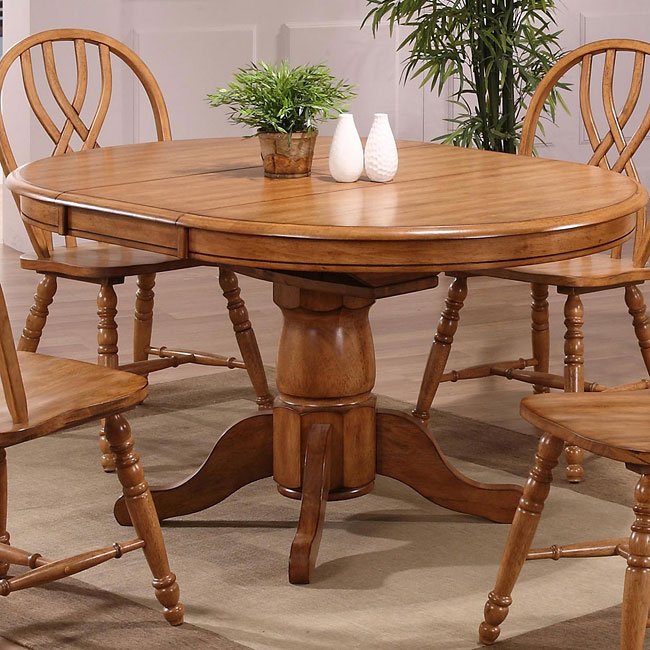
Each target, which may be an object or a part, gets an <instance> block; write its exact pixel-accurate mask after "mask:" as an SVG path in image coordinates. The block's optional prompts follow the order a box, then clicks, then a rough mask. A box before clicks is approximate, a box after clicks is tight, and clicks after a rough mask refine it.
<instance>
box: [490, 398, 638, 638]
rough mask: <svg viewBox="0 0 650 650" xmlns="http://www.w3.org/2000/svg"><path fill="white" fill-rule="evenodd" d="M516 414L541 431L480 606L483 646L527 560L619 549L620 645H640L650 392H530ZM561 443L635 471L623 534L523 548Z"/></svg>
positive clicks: (502, 614) (593, 554)
mask: <svg viewBox="0 0 650 650" xmlns="http://www.w3.org/2000/svg"><path fill="white" fill-rule="evenodd" d="M521 414H522V415H523V417H524V418H525V419H526V420H528V421H529V422H531V423H532V424H534V425H535V426H536V427H538V428H539V429H541V430H542V431H544V432H545V433H544V434H543V435H542V438H541V440H540V442H539V446H538V448H537V454H536V456H535V459H534V463H533V466H532V468H531V470H530V475H529V478H528V481H527V483H526V485H525V487H524V493H523V495H522V496H521V500H520V501H519V507H518V508H517V512H516V514H515V518H514V520H513V522H512V526H511V529H510V533H509V535H508V539H507V541H506V546H505V550H504V553H503V557H502V559H501V565H500V567H499V573H498V577H497V580H496V586H495V587H494V589H493V590H492V591H491V592H490V594H489V596H488V600H487V603H486V605H485V618H484V621H483V623H481V625H480V628H479V637H480V640H481V642H482V643H484V644H486V645H491V644H492V643H494V642H495V641H496V639H497V637H498V636H499V633H500V625H501V623H503V621H504V620H505V618H506V616H507V615H508V611H509V608H510V605H511V604H512V598H511V593H512V590H513V588H514V586H515V583H516V581H517V578H518V577H519V573H520V571H521V569H522V567H523V564H524V562H525V561H526V560H527V559H528V560H536V559H554V560H559V559H560V558H570V557H579V558H585V557H606V556H613V555H620V556H622V557H624V558H626V559H627V571H626V572H625V589H624V592H623V612H622V621H621V646H620V647H621V650H641V649H642V648H643V647H644V644H643V639H644V635H645V630H646V623H647V622H648V608H649V607H650V572H649V571H648V567H649V566H650V435H648V423H650V393H649V392H648V391H631V392H615V391H612V392H601V393H584V394H581V395H576V394H574V395H570V394H568V395H557V394H555V395H531V396H530V397H526V398H525V399H524V400H523V401H522V403H521ZM565 444H567V445H577V446H579V447H580V448H582V449H586V450H588V451H590V452H591V453H594V454H597V455H599V456H604V457H606V458H611V459H613V460H616V461H620V462H622V463H625V466H626V467H627V469H629V470H630V471H632V472H635V473H636V474H639V475H640V478H639V481H638V484H637V487H636V490H635V493H634V515H635V519H634V523H633V524H632V532H631V534H630V537H629V539H627V538H624V539H606V540H601V541H590V542H584V543H577V544H571V545H569V546H551V547H548V548H544V549H536V550H530V547H531V544H532V541H533V537H534V535H535V531H536V529H537V525H538V523H539V521H540V516H541V514H542V509H543V507H544V502H545V501H546V498H547V496H548V494H549V490H550V486H551V481H552V478H553V477H552V470H553V468H554V467H555V466H556V465H557V462H558V458H559V456H560V454H561V453H562V449H563V447H564V445H565ZM630 496H631V495H630ZM548 602H552V601H548Z"/></svg>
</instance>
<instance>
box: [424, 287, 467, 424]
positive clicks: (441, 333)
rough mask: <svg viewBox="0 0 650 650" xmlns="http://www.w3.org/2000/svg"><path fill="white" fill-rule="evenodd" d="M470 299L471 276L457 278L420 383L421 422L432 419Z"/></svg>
mask: <svg viewBox="0 0 650 650" xmlns="http://www.w3.org/2000/svg"><path fill="white" fill-rule="evenodd" d="M465 298H467V277H465V276H464V275H459V276H456V277H455V278H454V280H453V282H452V283H451V285H450V287H449V292H448V293H447V299H446V300H445V309H444V310H443V312H442V314H441V315H440V320H439V321H438V327H437V329H436V333H435V336H434V337H433V344H432V345H431V350H430V351H429V358H428V359H427V365H426V367H425V370H424V375H423V377H422V383H421V384H420V394H419V395H418V401H417V405H416V407H415V409H414V410H413V415H414V416H415V417H416V418H419V419H420V420H423V421H425V420H428V419H429V409H430V408H431V404H432V402H433V398H434V397H435V396H436V392H437V390H438V386H440V378H441V377H442V374H443V372H444V371H445V366H446V365H447V359H448V358H449V353H450V351H451V345H452V343H453V341H454V335H455V334H456V330H457V329H458V323H459V321H460V310H461V309H462V308H463V304H464V303H465Z"/></svg>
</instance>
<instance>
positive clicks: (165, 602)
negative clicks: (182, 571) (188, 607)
mask: <svg viewBox="0 0 650 650" xmlns="http://www.w3.org/2000/svg"><path fill="white" fill-rule="evenodd" d="M105 430H106V437H107V439H108V441H109V443H110V447H111V451H112V452H113V454H114V456H115V460H116V465H117V477H118V479H119V481H120V483H121V484H122V488H123V492H124V497H125V502H126V507H127V509H128V511H129V515H130V517H131V521H132V522H133V527H134V528H135V531H136V533H137V535H138V536H139V537H140V539H142V540H144V542H145V546H144V549H143V551H144V555H145V558H146V560H147V563H148V564H149V568H150V569H151V573H152V574H153V578H154V579H153V582H152V585H153V588H154V590H155V593H156V598H157V599H158V602H160V604H161V605H162V606H163V607H164V612H163V614H164V617H165V619H166V620H167V621H168V622H169V623H170V624H171V625H180V624H181V623H182V622H183V614H184V611H185V610H184V607H183V605H182V603H180V602H179V597H180V589H179V587H178V583H177V582H176V576H175V575H174V574H173V573H172V571H171V569H170V567H169V560H168V559H167V551H166V549H165V542H164V540H163V536H162V531H161V530H160V523H159V522H158V515H157V514H156V509H155V507H154V504H153V499H152V498H151V492H150V491H149V485H148V484H147V481H146V480H145V478H144V470H143V468H142V465H141V464H140V457H139V456H138V454H137V453H136V452H135V451H134V450H133V438H132V437H131V428H130V426H129V423H128V422H127V420H126V418H125V417H124V416H122V415H112V416H110V417H108V418H106V425H105Z"/></svg>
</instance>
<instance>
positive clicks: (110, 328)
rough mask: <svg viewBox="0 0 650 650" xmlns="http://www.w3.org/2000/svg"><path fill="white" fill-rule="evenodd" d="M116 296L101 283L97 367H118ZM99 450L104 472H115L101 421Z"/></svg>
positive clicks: (108, 286)
mask: <svg viewBox="0 0 650 650" xmlns="http://www.w3.org/2000/svg"><path fill="white" fill-rule="evenodd" d="M116 315H117V294H116V293H115V289H114V288H113V285H112V284H111V283H110V282H108V281H106V282H102V284H101V287H100V289H99V293H98V294H97V316H99V322H98V323H97V365H100V366H107V367H108V368H117V367H118V365H119V357H118V353H117V352H118V349H117V323H116V322H115V316H116ZM99 449H100V451H101V452H102V457H101V464H102V468H103V469H104V471H105V472H114V471H115V459H114V458H113V454H112V453H111V450H110V447H109V444H108V440H107V439H106V423H105V421H104V420H102V426H101V429H100V432H99Z"/></svg>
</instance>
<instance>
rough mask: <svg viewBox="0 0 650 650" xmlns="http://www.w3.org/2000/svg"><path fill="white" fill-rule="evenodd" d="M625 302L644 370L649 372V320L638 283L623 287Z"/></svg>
mask: <svg viewBox="0 0 650 650" xmlns="http://www.w3.org/2000/svg"><path fill="white" fill-rule="evenodd" d="M625 304H626V305H627V309H628V312H629V313H630V316H632V325H633V326H634V333H635V334H636V338H637V341H638V342H639V348H641V355H642V356H643V363H645V367H646V370H647V371H648V374H650V320H649V319H648V315H647V313H646V305H645V300H644V299H643V294H642V293H641V289H639V287H638V285H636V284H635V285H631V286H627V287H625Z"/></svg>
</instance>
